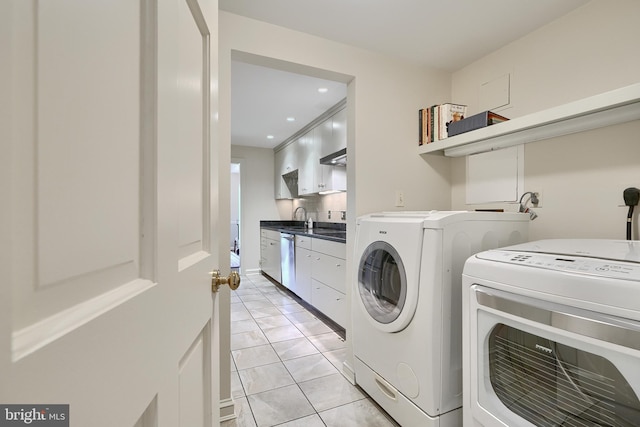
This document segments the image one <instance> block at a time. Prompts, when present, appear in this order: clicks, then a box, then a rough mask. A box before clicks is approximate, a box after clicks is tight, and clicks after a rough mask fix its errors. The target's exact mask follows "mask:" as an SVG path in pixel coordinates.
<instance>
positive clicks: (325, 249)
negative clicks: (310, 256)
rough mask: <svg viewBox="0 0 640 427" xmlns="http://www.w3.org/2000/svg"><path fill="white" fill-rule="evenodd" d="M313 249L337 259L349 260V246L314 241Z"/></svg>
mask: <svg viewBox="0 0 640 427" xmlns="http://www.w3.org/2000/svg"><path fill="white" fill-rule="evenodd" d="M311 249H313V250H314V251H315V252H320V253H323V254H326V255H331V256H334V257H336V258H342V259H347V245H345V244H344V243H340V242H334V241H331V240H324V239H313V240H312V241H311Z"/></svg>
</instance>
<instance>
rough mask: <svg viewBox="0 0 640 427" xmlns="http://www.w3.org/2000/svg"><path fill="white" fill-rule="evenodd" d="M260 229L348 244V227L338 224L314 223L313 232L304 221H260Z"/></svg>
mask: <svg viewBox="0 0 640 427" xmlns="http://www.w3.org/2000/svg"><path fill="white" fill-rule="evenodd" d="M260 228H269V229H271V230H276V231H280V232H282V233H290V234H301V235H304V236H309V237H314V238H317V239H324V240H331V241H334V242H339V243H346V242H347V225H346V224H342V223H337V222H314V223H313V228H312V229H311V230H309V229H307V227H306V226H305V223H304V221H269V220H263V221H260Z"/></svg>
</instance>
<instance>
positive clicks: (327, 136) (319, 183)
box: [275, 108, 347, 199]
mask: <svg viewBox="0 0 640 427" xmlns="http://www.w3.org/2000/svg"><path fill="white" fill-rule="evenodd" d="M346 147H347V113H346V109H344V108H343V109H342V110H340V111H338V112H336V113H335V114H333V115H332V116H330V117H328V118H326V119H325V120H323V121H321V122H320V123H318V124H316V125H315V126H313V127H312V128H311V129H308V130H307V132H306V133H304V134H303V135H302V136H300V137H298V138H296V139H295V140H293V141H290V142H289V144H288V145H286V146H285V147H284V148H282V149H280V150H278V151H276V152H275V198H276V199H290V198H292V197H297V196H305V195H311V194H317V193H320V192H325V191H326V192H329V191H346V190H347V172H346V168H345V167H344V166H329V165H321V164H320V158H322V157H324V156H326V155H329V154H332V153H335V152H336V151H339V150H341V149H346ZM295 170H297V171H298V175H297V180H298V189H297V190H298V192H297V194H292V193H291V191H290V189H289V187H287V185H286V183H285V180H284V179H283V178H282V175H285V174H287V173H289V172H292V171H295ZM294 192H295V190H294Z"/></svg>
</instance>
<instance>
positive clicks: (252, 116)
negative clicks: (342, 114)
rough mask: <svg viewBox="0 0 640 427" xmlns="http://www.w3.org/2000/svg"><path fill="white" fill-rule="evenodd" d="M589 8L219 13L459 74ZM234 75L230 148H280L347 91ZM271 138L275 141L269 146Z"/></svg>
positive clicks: (474, 0)
mask: <svg viewBox="0 0 640 427" xmlns="http://www.w3.org/2000/svg"><path fill="white" fill-rule="evenodd" d="M587 2H588V0H453V1H448V0H323V1H311V0H219V8H220V9H221V10H224V11H227V12H231V13H235V14H238V15H243V16H246V17H249V18H253V19H257V20H260V21H265V22H269V23H272V24H275V25H279V26H283V27H287V28H290V29H293V30H298V31H303V32H306V33H310V34H314V35H317V36H320V37H323V38H326V39H329V40H334V41H337V42H341V43H345V44H349V45H353V46H358V47H362V48H364V49H367V50H371V51H377V52H380V53H383V54H386V55H389V56H393V57H397V58H399V59H404V60H407V61H412V62H415V63H418V64H422V65H424V66H428V67H433V68H439V69H444V70H449V71H455V70H457V69H460V68H462V67H464V66H466V65H468V64H470V63H472V62H473V61H475V60H477V59H479V58H481V57H483V56H485V55H487V54H488V53H490V52H492V51H494V50H496V49H499V48H500V47H502V46H505V45H507V44H509V43H510V42H512V41H514V40H516V39H518V38H520V37H522V36H524V35H525V34H527V33H530V32H531V31H533V30H535V29H537V28H540V27H542V26H544V25H546V24H547V23H549V22H551V21H554V20H555V19H557V18H559V17H560V16H563V15H565V14H566V13H568V12H570V11H571V10H573V9H576V8H577V7H579V6H581V5H583V4H585V3H587ZM329 23H330V24H329ZM231 72H232V87H231V90H232V95H231V96H232V110H231V114H232V123H231V140H232V144H239V145H247V146H257V147H273V146H276V145H277V144H279V143H280V142H282V141H284V140H285V139H287V138H288V137H289V136H291V135H292V134H294V133H295V132H296V131H297V130H299V129H300V128H301V127H302V126H304V125H305V124H307V123H308V122H309V121H311V120H313V119H314V118H316V117H317V116H318V115H320V114H321V113H322V112H324V111H326V110H327V109H328V108H330V107H331V106H333V105H334V104H335V103H336V102H338V101H339V100H340V99H342V98H344V96H345V95H344V94H345V93H346V91H345V92H343V93H342V94H341V95H340V96H335V97H333V98H332V96H334V95H335V94H336V92H335V90H338V87H339V86H341V84H338V83H336V82H331V81H327V80H323V81H317V80H316V79H314V78H312V77H308V76H302V75H297V74H291V73H285V72H282V71H276V70H273V69H269V68H265V67H259V66H257V65H252V64H248V63H245V62H239V61H233V65H232V71H231ZM331 84H333V85H335V87H333V88H330V91H329V92H328V93H327V94H325V96H324V97H323V96H320V95H321V94H318V93H317V88H318V87H320V86H325V87H331ZM342 86H343V85H342ZM343 90H345V89H343ZM291 115H293V116H295V117H296V121H295V122H294V124H293V125H292V124H290V123H288V122H286V117H288V116H291ZM268 134H272V135H274V139H273V140H267V139H266V135H268Z"/></svg>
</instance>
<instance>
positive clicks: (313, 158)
mask: <svg viewBox="0 0 640 427" xmlns="http://www.w3.org/2000/svg"><path fill="white" fill-rule="evenodd" d="M316 130H317V128H313V129H311V130H310V131H309V132H307V133H305V134H304V135H302V136H301V137H300V139H298V195H300V196H304V195H306V194H313V193H317V192H318V191H317V190H316V186H315V180H316V170H317V168H318V167H319V166H320V163H319V160H320V158H319V157H318V144H317V143H316V138H315V134H316Z"/></svg>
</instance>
